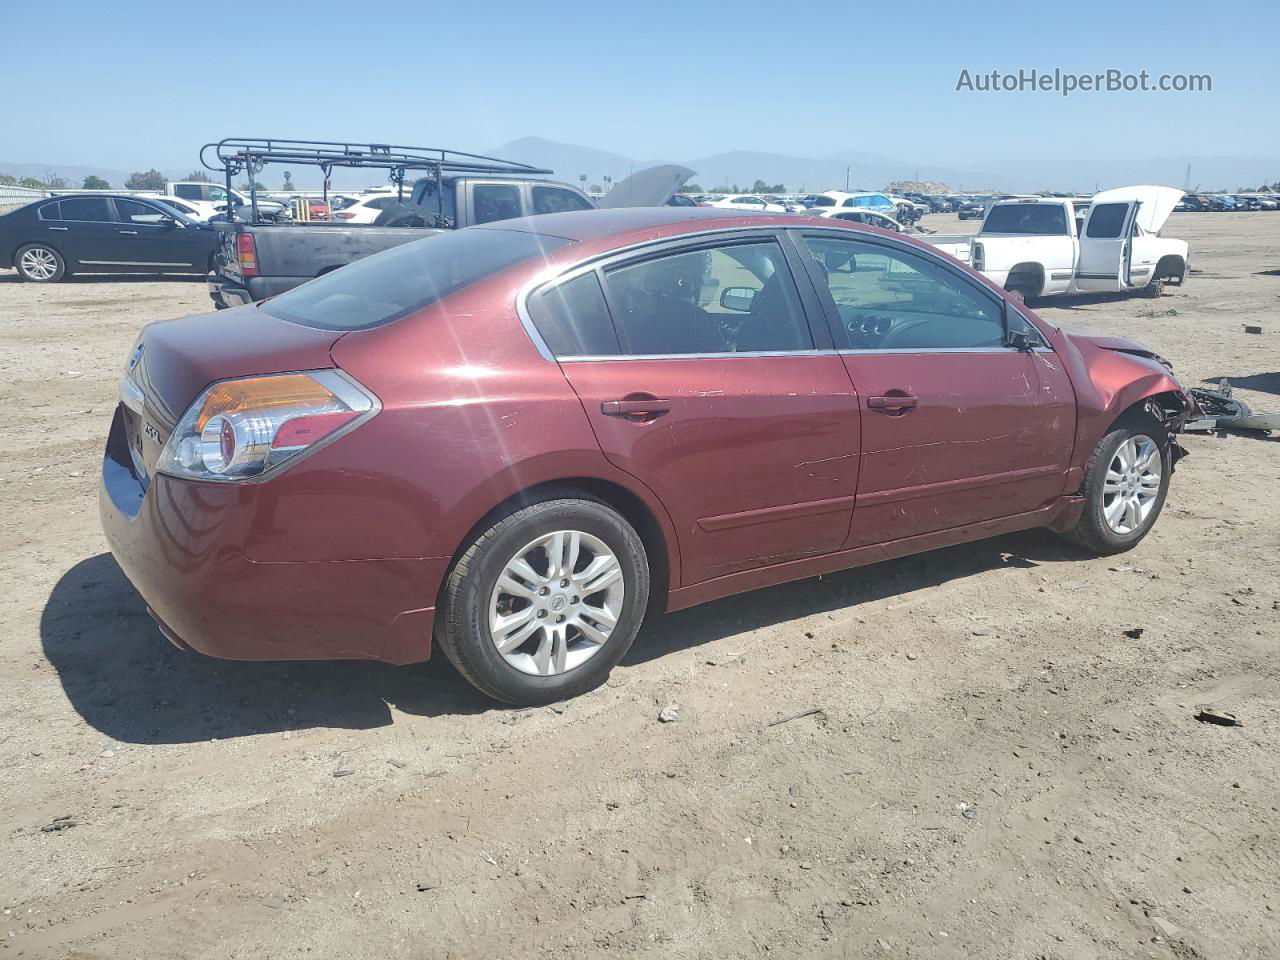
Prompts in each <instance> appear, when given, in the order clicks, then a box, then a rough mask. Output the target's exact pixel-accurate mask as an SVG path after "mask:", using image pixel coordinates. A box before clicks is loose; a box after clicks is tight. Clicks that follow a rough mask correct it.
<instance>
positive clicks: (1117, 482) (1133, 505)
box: [1066, 415, 1172, 554]
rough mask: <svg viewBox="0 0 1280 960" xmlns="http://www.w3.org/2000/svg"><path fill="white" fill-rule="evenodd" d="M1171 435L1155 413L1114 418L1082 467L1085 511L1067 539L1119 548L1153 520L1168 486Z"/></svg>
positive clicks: (1105, 550) (1103, 549) (1095, 547)
mask: <svg viewBox="0 0 1280 960" xmlns="http://www.w3.org/2000/svg"><path fill="white" fill-rule="evenodd" d="M1171 471H1172V462H1171V458H1170V455H1169V439H1168V436H1167V434H1166V433H1165V432H1164V428H1163V427H1162V426H1161V425H1160V423H1159V422H1157V421H1156V420H1155V419H1154V418H1153V417H1150V416H1146V415H1141V416H1136V417H1132V418H1129V419H1125V420H1121V421H1120V422H1118V423H1117V424H1116V425H1115V426H1114V427H1113V428H1112V429H1111V431H1110V432H1109V433H1108V434H1107V435H1106V436H1105V437H1103V438H1102V439H1101V440H1099V441H1098V445H1097V446H1096V447H1094V451H1093V456H1092V457H1091V458H1090V460H1089V463H1088V466H1087V467H1086V468H1085V478H1084V485H1083V486H1082V487H1081V493H1082V494H1083V495H1084V501H1085V505H1084V513H1083V514H1081V516H1080V520H1079V521H1078V522H1077V523H1076V525H1075V527H1073V528H1072V529H1071V530H1069V531H1068V532H1067V533H1066V537H1067V539H1069V540H1071V541H1073V542H1074V543H1077V544H1079V545H1080V546H1082V547H1084V548H1085V549H1087V550H1091V551H1093V552H1094V553H1100V554H1111V553H1121V552H1123V551H1125V550H1129V549H1131V548H1132V547H1134V546H1136V545H1137V544H1138V542H1139V541H1141V540H1142V538H1143V537H1145V536H1146V535H1147V534H1148V533H1149V532H1150V531H1151V528H1152V527H1153V526H1154V525H1155V522H1156V518H1157V517H1159V516H1160V511H1161V509H1163V507H1164V501H1165V497H1166V496H1167V495H1168V492H1169V475H1170V472H1171Z"/></svg>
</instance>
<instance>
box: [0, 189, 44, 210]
mask: <svg viewBox="0 0 1280 960" xmlns="http://www.w3.org/2000/svg"><path fill="white" fill-rule="evenodd" d="M49 195H50V194H49V191H48V190H36V189H34V188H33V187H10V186H6V185H4V184H0V213H8V212H9V211H10V210H12V209H13V208H15V207H21V206H24V205H25V204H28V203H30V202H31V201H32V200H41V199H43V198H44V197H47V196H49Z"/></svg>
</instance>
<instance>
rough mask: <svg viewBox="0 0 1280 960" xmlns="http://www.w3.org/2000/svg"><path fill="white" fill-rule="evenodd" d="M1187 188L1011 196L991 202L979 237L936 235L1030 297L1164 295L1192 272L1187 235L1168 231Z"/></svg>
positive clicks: (946, 248) (938, 242)
mask: <svg viewBox="0 0 1280 960" xmlns="http://www.w3.org/2000/svg"><path fill="white" fill-rule="evenodd" d="M1182 193H1183V192H1182V191H1181V190H1178V189H1176V188H1174V187H1158V186H1145V185H1144V186H1133V187H1117V188H1115V189H1113V190H1104V191H1102V192H1101V193H1098V194H1096V195H1094V196H1093V197H1092V198H1091V199H1089V200H1087V201H1081V200H1072V199H1064V198H1061V197H1018V198H1011V199H1008V200H1001V201H998V202H997V203H994V204H992V205H991V208H990V209H989V210H988V211H987V214H986V217H985V219H984V220H983V222H982V229H981V230H979V231H978V233H977V234H976V235H975V236H969V237H940V236H933V237H929V238H928V242H929V243H931V244H932V245H933V246H936V247H937V248H938V249H940V250H942V251H943V252H944V253H948V254H950V255H951V256H953V257H955V258H956V259H958V260H961V261H963V262H965V263H967V264H969V265H970V266H971V267H973V269H975V270H977V271H978V272H980V273H982V274H983V275H984V276H986V277H987V278H988V279H990V280H991V281H992V282H994V283H996V284H999V285H1000V286H1002V287H1004V288H1005V289H1006V290H1010V291H1016V292H1017V293H1019V294H1021V295H1022V297H1023V299H1024V300H1034V299H1036V298H1038V297H1048V296H1055V295H1059V294H1079V293H1115V292H1123V291H1142V292H1143V293H1145V294H1147V295H1148V296H1153V297H1157V296H1159V295H1160V293H1161V291H1162V289H1163V286H1164V284H1166V283H1172V284H1181V283H1182V282H1183V280H1185V279H1186V275H1187V269H1188V263H1189V250H1188V247H1187V243H1186V241H1184V240H1174V239H1171V238H1166V237H1162V236H1160V230H1161V228H1162V227H1163V226H1164V224H1165V221H1166V220H1167V219H1168V218H1169V214H1170V213H1171V212H1173V208H1174V207H1175V206H1176V205H1177V203H1178V201H1179V200H1180V199H1181V198H1182Z"/></svg>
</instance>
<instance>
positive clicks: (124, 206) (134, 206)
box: [116, 199, 165, 227]
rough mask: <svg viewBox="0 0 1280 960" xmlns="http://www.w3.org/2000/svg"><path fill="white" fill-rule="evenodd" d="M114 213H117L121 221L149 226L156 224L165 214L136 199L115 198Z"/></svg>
mask: <svg viewBox="0 0 1280 960" xmlns="http://www.w3.org/2000/svg"><path fill="white" fill-rule="evenodd" d="M116 213H117V214H119V217H120V222H121V223H141V224H147V225H149V226H153V227H154V226H157V225H158V224H159V223H160V220H161V218H162V217H164V216H165V214H163V213H161V212H160V211H159V210H158V209H156V208H155V207H152V206H148V205H147V204H145V203H139V202H138V201H137V200H124V199H118V200H116Z"/></svg>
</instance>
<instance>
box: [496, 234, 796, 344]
mask: <svg viewBox="0 0 1280 960" xmlns="http://www.w3.org/2000/svg"><path fill="white" fill-rule="evenodd" d="M788 229H792V228H791V226H790V225H789V224H768V225H766V226H758V227H717V228H716V229H714V230H699V231H696V232H693V233H681V234H676V235H674V236H666V237H655V238H654V239H652V240H641V241H639V242H638V243H631V244H628V245H627V246H625V247H618V248H616V249H614V250H610V251H608V252H606V253H599V254H595V255H594V256H592V257H590V258H588V259H586V260H582V261H579V262H577V263H575V264H573V265H571V266H569V267H550V268H548V269H546V270H544V271H542V272H540V273H539V274H537V275H536V276H534V278H533V279H532V280H530V281H529V282H528V283H526V284H525V285H524V286H523V287H521V288H520V291H519V292H518V293H517V294H516V315H517V316H518V317H519V318H520V325H521V326H522V327H524V330H525V333H527V334H528V335H529V339H530V340H532V341H533V345H534V346H535V347H536V348H537V350H538V353H539V354H541V355H542V359H544V360H547V361H549V362H550V363H556V362H558V359H559V360H567V359H569V358H568V357H560V358H558V359H557V357H556V356H555V354H553V353H552V352H551V348H550V347H548V346H547V342H546V341H545V340H543V339H542V334H540V333H539V332H538V328H537V326H535V325H534V322H533V317H532V316H530V314H529V306H528V304H529V298H530V297H532V296H534V295H535V294H538V293H541V292H542V290H543V289H544V288H547V287H551V286H555V285H558V284H561V283H567V282H569V281H570V280H573V279H575V278H576V277H578V276H581V275H582V274H584V273H587V272H589V271H592V270H596V269H597V268H602V269H607V268H608V267H610V266H612V265H613V264H614V262H615V261H619V260H626V259H628V258H630V257H631V256H633V255H634V254H635V253H636V252H638V251H643V250H645V249H647V248H649V247H665V246H671V247H673V248H679V247H680V246H682V245H684V243H685V242H686V241H687V242H688V243H689V244H696V243H697V242H698V241H700V240H704V239H708V238H709V239H712V240H714V239H715V238H717V237H721V236H726V235H733V234H737V235H739V236H741V238H742V240H743V241H744V242H747V243H750V242H772V243H776V244H778V246H779V247H782V246H783V244H782V239H781V234H782V232H783V231H785V230H788ZM569 249H572V248H569ZM784 253H785V248H784ZM789 266H790V264H789V263H788V267H789ZM793 279H795V278H793ZM796 284H797V286H799V280H796ZM606 296H607V294H606ZM808 322H809V320H808V317H807V315H806V317H805V323H806V325H807V324H808ZM799 352H800V351H792V350H787V351H782V352H781V354H780V355H781V356H795V355H796V354H797V353H799ZM809 352H816V351H809ZM691 356H704V357H706V356H714V357H743V356H747V354H743V353H718V354H689V353H675V354H671V357H672V358H675V357H691ZM627 358H628V355H627V354H619V355H618V356H616V357H608V358H607V359H610V360H620V359H627ZM601 359H604V358H601ZM645 359H650V360H654V359H668V358H667V357H665V356H663V357H659V356H658V355H656V354H654V355H646V356H645Z"/></svg>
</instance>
